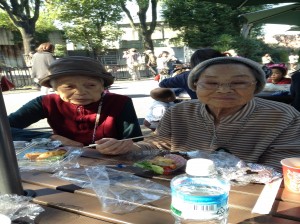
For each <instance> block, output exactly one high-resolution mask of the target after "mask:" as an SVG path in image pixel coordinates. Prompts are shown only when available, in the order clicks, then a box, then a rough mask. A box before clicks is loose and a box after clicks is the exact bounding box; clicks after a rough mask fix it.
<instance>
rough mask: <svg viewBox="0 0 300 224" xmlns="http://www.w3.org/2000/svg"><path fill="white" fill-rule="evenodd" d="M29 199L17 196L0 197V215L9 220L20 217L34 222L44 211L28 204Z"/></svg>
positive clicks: (39, 207)
mask: <svg viewBox="0 0 300 224" xmlns="http://www.w3.org/2000/svg"><path fill="white" fill-rule="evenodd" d="M31 199H32V198H31V197H26V196H19V195H9V194H3V195H0V214H4V215H6V216H8V217H9V218H10V219H11V220H15V219H18V218H22V217H27V218H29V219H31V220H34V219H35V217H36V216H38V215H39V213H41V212H43V211H44V209H43V208H42V207H41V206H40V205H37V204H33V203H30V201H31ZM32 223H34V222H32Z"/></svg>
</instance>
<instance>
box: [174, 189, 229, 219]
mask: <svg viewBox="0 0 300 224" xmlns="http://www.w3.org/2000/svg"><path fill="white" fill-rule="evenodd" d="M227 202H228V194H221V195H206V196H195V195H187V194H182V193H181V192H178V191H177V192H176V191H172V203H171V211H172V213H173V214H175V215H176V216H179V217H181V218H183V219H199V220H202V219H203V220H205V219H213V218H217V217H220V216H224V215H227V212H228V205H227Z"/></svg>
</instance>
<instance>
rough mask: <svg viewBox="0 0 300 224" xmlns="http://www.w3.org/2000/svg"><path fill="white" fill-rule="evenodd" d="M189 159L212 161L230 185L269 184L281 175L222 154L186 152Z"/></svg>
mask: <svg viewBox="0 0 300 224" xmlns="http://www.w3.org/2000/svg"><path fill="white" fill-rule="evenodd" d="M187 154H188V156H189V157H190V158H206V159H211V160H212V161H214V163H215V166H216V169H217V171H218V173H219V174H220V175H222V176H223V178H225V179H227V180H229V181H230V183H231V185H246V184H249V183H264V184H265V183H269V182H271V181H273V180H275V179H277V178H280V177H281V176H282V175H281V173H278V172H276V171H275V170H274V169H273V168H272V167H269V166H265V165H261V164H256V163H246V162H245V161H243V160H241V159H240V158H238V157H236V156H234V155H232V154H230V153H227V152H224V151H215V152H212V153H211V152H205V151H200V150H199V151H191V152H187Z"/></svg>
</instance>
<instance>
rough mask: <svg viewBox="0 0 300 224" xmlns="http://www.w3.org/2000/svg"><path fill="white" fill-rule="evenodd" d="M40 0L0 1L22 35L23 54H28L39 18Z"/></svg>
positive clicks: (0, 6) (1, 7) (0, 5)
mask: <svg viewBox="0 0 300 224" xmlns="http://www.w3.org/2000/svg"><path fill="white" fill-rule="evenodd" d="M40 5H41V0H32V1H28V0H27V1H25V0H23V1H16V0H10V1H7V0H0V9H2V10H4V11H5V12H6V13H7V14H8V16H9V18H10V20H11V21H12V22H13V24H14V25H15V26H16V27H17V29H18V30H19V31H20V33H21V35H22V40H23V46H24V53H25V55H26V54H29V52H30V50H31V48H32V47H33V46H34V45H32V41H33V40H34V33H35V23H36V21H37V20H38V18H39V13H40Z"/></svg>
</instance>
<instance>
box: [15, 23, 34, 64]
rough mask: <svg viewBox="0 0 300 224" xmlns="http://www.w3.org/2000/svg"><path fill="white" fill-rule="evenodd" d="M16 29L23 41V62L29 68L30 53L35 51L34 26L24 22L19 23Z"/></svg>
mask: <svg viewBox="0 0 300 224" xmlns="http://www.w3.org/2000/svg"><path fill="white" fill-rule="evenodd" d="M17 28H18V30H19V31H20V33H21V36H22V40H23V50H24V60H25V63H26V65H27V66H29V65H30V62H31V56H30V52H32V51H34V49H35V44H34V33H35V25H31V24H30V22H29V24H28V23H25V22H24V23H20V25H19V26H17Z"/></svg>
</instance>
